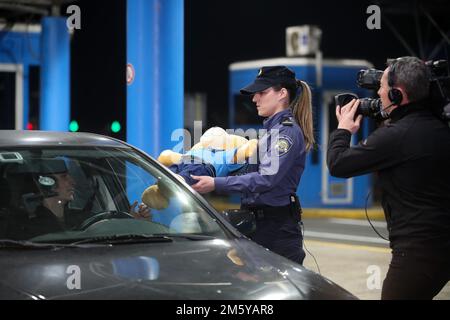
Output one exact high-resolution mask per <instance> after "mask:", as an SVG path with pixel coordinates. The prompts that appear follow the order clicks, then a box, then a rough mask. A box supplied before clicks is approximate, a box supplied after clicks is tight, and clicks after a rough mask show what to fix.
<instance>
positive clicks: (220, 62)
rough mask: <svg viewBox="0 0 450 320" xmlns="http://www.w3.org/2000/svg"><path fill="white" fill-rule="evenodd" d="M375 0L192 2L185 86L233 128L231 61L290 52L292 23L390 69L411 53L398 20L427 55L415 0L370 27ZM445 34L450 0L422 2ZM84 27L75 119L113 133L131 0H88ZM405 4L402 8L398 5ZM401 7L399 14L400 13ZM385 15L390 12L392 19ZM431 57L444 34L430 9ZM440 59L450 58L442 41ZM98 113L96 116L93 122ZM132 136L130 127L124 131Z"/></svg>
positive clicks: (395, 6) (388, 7)
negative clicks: (392, 60) (389, 62)
mask: <svg viewBox="0 0 450 320" xmlns="http://www.w3.org/2000/svg"><path fill="white" fill-rule="evenodd" d="M374 3H376V1H358V2H356V1H322V0H315V1H294V0H289V1H288V0H264V1H261V0H260V1H258V0H240V1H238V0H227V1H217V0H185V92H186V93H196V92H200V93H205V94H207V99H208V126H213V125H219V126H224V127H226V126H227V123H226V119H227V116H226V115H227V106H228V101H227V99H228V98H227V92H228V66H229V64H230V63H232V62H236V61H244V60H254V59H263V58H275V57H282V56H285V29H286V27H288V26H294V25H303V24H314V25H317V26H319V27H320V28H321V29H322V32H323V34H322V42H321V50H322V52H323V54H324V58H354V59H365V60H369V61H371V62H372V63H373V64H374V65H375V67H377V68H383V67H384V63H385V61H386V58H387V57H397V56H403V55H409V53H408V51H407V50H406V49H405V47H404V46H403V45H402V44H401V43H400V42H399V41H398V40H397V38H396V37H395V35H394V33H393V32H392V31H391V29H390V28H389V27H388V21H390V22H391V24H392V25H393V26H395V27H396V30H397V31H398V32H399V33H400V34H401V35H402V36H403V37H405V40H406V41H407V42H408V44H409V46H410V47H411V48H412V49H413V51H415V53H416V55H418V56H420V50H419V45H418V43H419V42H418V36H417V33H416V27H415V22H414V15H413V12H412V11H411V12H410V13H409V14H405V13H403V14H400V13H398V12H401V11H403V10H412V8H414V1H378V4H379V6H380V8H381V11H382V14H383V15H386V16H383V17H382V23H381V30H369V29H367V27H366V20H367V18H368V17H369V14H367V13H366V9H367V7H368V6H369V5H370V4H374ZM417 3H418V4H422V5H423V6H424V7H425V8H426V10H429V11H430V13H431V15H432V16H433V18H434V19H435V20H436V22H437V24H438V25H439V26H440V27H441V29H442V30H444V32H448V31H449V30H450V19H448V17H449V16H450V5H449V4H448V1H441V0H435V1H426V2H425V1H417ZM79 5H80V7H81V10H82V29H81V30H79V31H77V32H76V33H75V35H74V38H73V41H72V117H75V118H79V119H81V120H80V122H81V123H80V129H81V130H83V131H93V132H99V133H107V132H106V131H105V130H106V128H102V127H101V125H100V123H107V122H108V120H112V119H113V118H117V119H123V123H125V104H126V85H125V77H124V75H125V70H124V68H125V65H126V31H125V22H126V20H125V18H126V17H125V11H126V10H125V9H126V5H125V1H124V0H114V1H111V0H96V1H92V0H81V1H80V2H79ZM399 10H400V11H399ZM396 12H397V13H396ZM385 17H386V18H385ZM419 22H420V25H421V26H422V28H421V32H422V34H421V36H422V42H423V44H424V47H423V52H424V58H425V59H427V58H428V55H429V54H430V52H431V51H432V50H433V49H434V46H435V45H436V44H437V43H438V42H439V41H440V40H441V39H442V37H441V36H440V35H439V33H438V30H437V29H436V28H435V27H433V26H432V24H430V22H429V21H428V20H427V19H426V17H424V16H423V15H421V16H419ZM442 48H443V49H442V50H440V57H441V58H445V55H446V53H445V49H448V48H449V46H448V45H447V46H445V45H444V46H442ZM94 119H95V121H94ZM118 137H119V138H125V132H124V131H122V133H121V134H119V135H118Z"/></svg>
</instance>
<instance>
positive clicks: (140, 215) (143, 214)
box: [130, 201, 152, 220]
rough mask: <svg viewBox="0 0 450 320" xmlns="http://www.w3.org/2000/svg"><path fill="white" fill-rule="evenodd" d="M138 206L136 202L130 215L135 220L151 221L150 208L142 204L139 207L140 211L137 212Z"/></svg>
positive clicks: (131, 208)
mask: <svg viewBox="0 0 450 320" xmlns="http://www.w3.org/2000/svg"><path fill="white" fill-rule="evenodd" d="M137 205H138V202H137V201H134V202H133V204H132V205H131V207H130V214H131V215H132V216H133V217H134V218H135V219H142V220H150V219H151V218H152V214H151V211H150V208H149V207H147V206H146V205H145V204H143V203H141V204H140V205H139V207H138V211H137V212H136V206H137Z"/></svg>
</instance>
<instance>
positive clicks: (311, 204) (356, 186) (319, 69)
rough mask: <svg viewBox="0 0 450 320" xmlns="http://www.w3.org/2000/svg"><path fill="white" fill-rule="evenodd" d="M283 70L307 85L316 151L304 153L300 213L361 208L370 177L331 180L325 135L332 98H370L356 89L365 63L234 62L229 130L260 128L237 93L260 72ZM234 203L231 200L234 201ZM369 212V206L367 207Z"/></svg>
mask: <svg viewBox="0 0 450 320" xmlns="http://www.w3.org/2000/svg"><path fill="white" fill-rule="evenodd" d="M276 65H284V66H287V67H289V68H291V69H292V70H293V71H295V73H296V77H297V79H301V80H303V81H306V82H307V83H308V84H309V85H310V87H311V89H312V93H313V116H314V130H315V133H316V142H317V143H318V148H316V149H315V150H312V151H310V152H309V153H308V156H307V160H306V167H305V171H304V173H303V176H302V179H301V181H300V185H299V188H298V190H297V193H298V195H299V197H300V200H301V203H302V206H303V207H305V208H364V207H365V205H366V197H367V194H368V193H369V191H370V190H371V189H372V183H371V177H370V176H369V175H365V176H359V177H355V178H351V179H340V178H335V177H332V176H330V174H329V171H328V168H327V164H326V153H327V146H328V138H329V135H330V133H331V132H332V131H333V130H334V129H336V127H337V120H336V115H335V103H334V96H335V95H336V94H339V93H346V92H349V93H354V94H356V95H358V96H359V97H368V96H370V95H371V94H372V93H371V92H370V91H367V90H365V89H361V88H359V87H358V86H357V84H356V76H357V73H358V71H359V70H361V69H367V68H370V67H372V65H371V64H370V63H369V62H367V61H364V60H348V59H340V60H336V59H322V58H321V55H319V56H316V57H285V58H275V59H265V60H254V61H243V62H236V63H233V64H231V65H230V66H229V81H230V83H229V107H230V109H229V119H228V120H229V128H231V129H242V130H244V132H245V131H246V130H247V129H249V128H254V129H258V128H261V127H262V120H263V119H262V118H260V117H259V116H258V114H257V111H256V107H255V105H254V103H253V102H252V101H251V97H249V96H243V95H241V94H240V92H239V90H240V89H241V88H243V87H244V86H246V85H247V84H249V83H250V82H252V81H253V80H254V78H255V77H256V76H257V74H258V72H259V69H260V68H261V67H262V66H276ZM370 126H371V120H368V119H367V118H364V120H363V122H362V125H361V129H360V130H359V132H358V134H356V135H354V136H353V137H352V144H357V143H358V142H359V141H361V140H362V139H364V138H365V137H367V135H368V133H369V130H370ZM233 200H234V199H233ZM368 206H371V200H369V202H368Z"/></svg>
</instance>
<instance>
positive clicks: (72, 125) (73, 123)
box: [69, 120, 80, 132]
mask: <svg viewBox="0 0 450 320" xmlns="http://www.w3.org/2000/svg"><path fill="white" fill-rule="evenodd" d="M79 129H80V126H79V125H78V122H77V121H76V120H72V121H70V124H69V130H70V131H71V132H77V131H78V130H79Z"/></svg>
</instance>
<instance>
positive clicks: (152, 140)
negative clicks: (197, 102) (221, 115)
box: [127, 0, 184, 156]
mask: <svg viewBox="0 0 450 320" xmlns="http://www.w3.org/2000/svg"><path fill="white" fill-rule="evenodd" d="M183 59H184V0H128V1H127V62H128V64H129V65H131V66H132V67H129V68H128V69H129V70H134V77H131V78H130V79H128V80H129V82H128V90H127V141H128V142H129V143H131V144H133V145H135V146H137V147H138V148H140V149H142V150H144V151H146V152H147V153H149V154H150V155H152V156H157V155H158V154H159V153H160V152H161V151H162V150H164V149H171V148H173V147H174V146H175V145H176V144H177V142H174V141H171V135H172V132H173V131H174V130H176V129H182V128H183V119H184V114H183V110H184V108H183V99H184V98H183V97H184V61H183Z"/></svg>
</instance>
